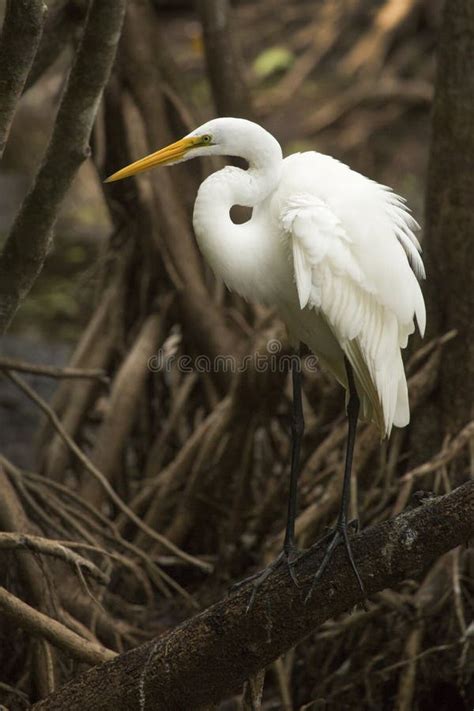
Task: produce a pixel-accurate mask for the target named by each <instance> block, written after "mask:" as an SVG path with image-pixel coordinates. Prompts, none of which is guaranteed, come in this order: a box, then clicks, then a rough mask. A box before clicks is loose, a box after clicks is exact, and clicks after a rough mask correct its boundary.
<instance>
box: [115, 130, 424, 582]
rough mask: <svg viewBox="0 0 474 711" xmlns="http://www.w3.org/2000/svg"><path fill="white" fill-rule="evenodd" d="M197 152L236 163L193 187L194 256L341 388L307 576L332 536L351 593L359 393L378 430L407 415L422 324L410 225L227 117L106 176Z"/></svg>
mask: <svg viewBox="0 0 474 711" xmlns="http://www.w3.org/2000/svg"><path fill="white" fill-rule="evenodd" d="M209 155H225V156H238V157H240V158H243V159H245V160H246V161H247V162H248V169H247V170H243V169H240V168H237V167H234V166H226V167H225V168H223V169H222V170H219V171H217V172H215V173H213V174H212V175H210V176H209V177H208V178H207V179H206V180H205V181H204V182H203V183H202V184H201V186H200V188H199V191H198V194H197V198H196V201H195V205H194V215H193V225H194V231H195V234H196V238H197V242H198V244H199V247H200V249H201V251H202V253H203V255H204V257H205V258H206V259H207V261H208V262H209V264H210V266H211V267H212V269H213V271H214V272H215V274H216V275H217V276H219V277H221V278H222V279H223V280H224V282H225V283H226V285H227V286H228V288H229V289H232V290H233V291H236V292H237V293H239V294H240V295H241V296H243V297H244V298H245V299H248V300H250V301H257V302H260V303H263V304H267V305H269V306H273V307H276V308H277V310H278V312H279V313H280V315H281V317H282V319H283V320H284V322H285V323H286V325H287V328H288V331H289V335H290V338H291V340H292V342H294V343H300V342H302V343H305V344H306V345H307V346H308V347H309V348H310V349H311V350H312V351H313V352H314V353H315V355H316V356H317V357H318V359H319V361H320V363H321V365H322V366H323V367H324V368H325V369H327V370H328V371H329V372H330V373H332V374H333V375H334V377H335V378H336V379H337V380H338V381H339V383H341V385H342V386H343V387H344V388H345V389H346V392H347V395H346V406H347V413H348V420H349V435H348V445H347V454H346V466H345V472H344V484H343V494H342V500H341V508H340V512H339V517H338V520H337V524H336V527H335V529H334V531H333V533H332V535H331V536H329V537H328V538H329V544H328V547H327V550H326V555H325V557H324V560H323V562H322V564H321V566H320V569H319V570H318V573H317V574H316V578H315V580H318V579H319V578H320V576H321V575H322V572H323V570H324V569H325V567H326V565H327V563H328V562H329V559H330V557H331V555H332V552H333V550H334V548H335V547H336V545H337V544H338V543H339V542H340V541H344V543H345V546H346V550H347V553H348V556H349V559H350V562H351V564H352V567H353V570H354V572H355V574H356V576H357V579H358V581H359V585H360V587H361V590H362V591H363V585H362V582H361V580H360V576H359V574H358V572H357V568H356V566H355V563H354V560H353V557H352V553H351V549H350V543H349V538H348V535H347V525H348V521H347V514H348V507H349V493H350V470H351V462H352V452H353V447H354V440H355V430H356V423H357V418H358V414H359V401H360V404H361V408H362V417H363V418H364V419H366V420H372V421H373V422H374V423H375V424H376V426H377V427H378V429H379V431H380V434H381V436H382V437H384V436H388V435H389V434H390V431H391V429H392V426H393V425H395V426H397V427H404V426H405V425H407V424H408V422H409V419H410V410H409V404H408V392H407V383H406V377H405V372H404V368H403V361H402V357H401V349H402V348H405V346H406V345H407V341H408V337H409V335H410V334H411V333H413V331H414V329H415V320H416V322H417V325H418V329H419V331H420V333H421V335H423V333H424V330H425V321H426V313H425V304H424V300H423V295H422V292H421V289H420V286H419V284H418V280H417V277H418V278H419V279H420V278H424V276H425V271H424V267H423V262H422V260H421V257H420V254H419V252H420V251H421V250H420V245H419V243H418V240H417V239H416V237H415V235H414V230H416V229H417V228H418V225H417V223H416V221H415V220H414V219H413V217H412V216H411V215H410V212H409V210H408V209H407V208H406V207H405V204H404V203H405V201H404V200H403V199H402V198H400V197H399V196H397V195H395V194H394V193H393V192H392V190H391V189H390V188H388V187H386V186H383V185H379V184H378V183H376V182H374V181H372V180H369V179H368V178H366V177H365V176H363V175H361V174H360V173H357V172H355V171H354V170H351V169H350V168H349V167H348V166H347V165H344V164H343V163H341V162H339V161H337V160H335V159H334V158H331V157H330V156H326V155H323V154H321V153H317V152H315V151H308V152H304V153H295V154H293V155H290V156H288V157H287V158H283V156H282V150H281V147H280V144H279V143H278V142H277V140H276V139H275V138H274V137H273V136H272V135H271V134H270V133H268V132H267V131H266V130H265V129H263V128H262V127H261V126H259V125H258V124H255V123H253V122H251V121H246V120H244V119H237V118H218V119H214V120H212V121H209V122H207V123H205V124H203V125H202V126H200V127H199V128H197V129H195V130H194V131H192V132H191V133H189V134H188V135H187V136H185V137H184V138H182V139H181V140H179V141H177V142H176V143H173V144H171V145H170V146H167V147H166V148H163V149H161V150H159V151H157V152H156V153H152V154H151V155H149V156H147V157H145V158H142V159H141V160H138V161H136V162H135V163H132V164H131V165H129V166H127V167H125V168H123V169H122V170H119V171H118V172H117V173H114V174H113V175H112V176H110V178H108V180H107V182H109V181H114V180H120V179H122V178H126V177H129V176H132V175H135V174H136V173H139V172H142V171H144V170H147V169H149V168H153V167H154V166H158V165H173V164H175V163H179V162H181V161H185V160H189V159H190V158H195V157H198V156H209ZM233 205H244V206H247V207H251V208H253V211H252V217H251V219H250V220H248V221H247V222H245V223H243V224H234V223H233V222H232V220H231V218H230V214H229V212H230V209H231V207H232V206H233ZM293 385H294V388H293V391H294V417H293V452H292V466H291V480H290V497H289V511H288V521H287V529H286V537H285V545H284V551H283V553H282V556H280V558H279V559H277V562H279V560H280V559H281V558H284V559H286V561H287V563H288V564H289V567H290V572H291V573H292V575H293V571H292V564H293V562H294V560H295V551H296V548H295V544H294V520H295V512H296V505H295V501H296V482H297V475H298V466H299V448H300V442H301V436H302V430H303V419H302V407H301V381H300V368H299V367H293ZM273 567H274V566H273ZM267 575H268V571H267V572H266V573H265V572H264V574H263V575H262V576H260V577H261V578H262V579H265V577H267ZM310 592H311V591H310ZM309 594H310V593H309Z"/></svg>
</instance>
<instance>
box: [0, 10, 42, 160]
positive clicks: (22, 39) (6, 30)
mask: <svg viewBox="0 0 474 711" xmlns="http://www.w3.org/2000/svg"><path fill="white" fill-rule="evenodd" d="M45 10H46V5H45V3H44V2H43V0H8V2H7V7H6V12H5V20H4V23H3V29H2V36H1V38H0V157H1V156H2V154H3V149H4V148H5V143H6V142H7V138H8V133H9V131H10V126H11V123H12V121H13V116H14V115H15V109H16V106H17V103H18V101H19V99H20V96H21V92H22V91H23V87H24V85H25V82H26V79H27V77H28V72H29V71H30V67H31V65H32V62H33V59H34V57H35V54H36V50H37V48H38V44H39V41H40V39H41V33H42V32H43V21H44V14H45Z"/></svg>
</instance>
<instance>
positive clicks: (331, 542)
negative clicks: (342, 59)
mask: <svg viewBox="0 0 474 711" xmlns="http://www.w3.org/2000/svg"><path fill="white" fill-rule="evenodd" d="M349 527H351V528H354V529H355V530H356V531H357V530H358V521H357V520H355V519H354V520H353V521H350V522H349V523H348V524H344V523H338V524H337V526H336V528H335V529H333V530H332V531H329V533H327V534H326V535H325V536H323V538H322V539H321V540H319V541H317V542H316V543H315V544H314V546H312V548H319V547H320V546H321V545H322V544H324V543H326V542H327V546H326V552H325V554H324V558H323V560H322V561H321V565H320V566H319V568H318V570H317V571H316V573H315V575H314V577H313V580H312V582H311V587H310V589H309V591H308V593H307V595H306V597H305V604H306V603H307V602H308V601H309V600H310V599H311V596H312V594H313V590H314V588H315V586H316V585H317V583H318V582H319V581H320V580H321V578H322V576H323V573H324V571H325V570H326V568H327V566H328V564H329V562H330V560H331V558H332V556H333V554H334V551H335V550H336V548H337V546H338V545H339V544H340V543H344V546H345V549H346V553H347V557H348V558H349V562H350V564H351V567H352V570H353V571H354V575H355V577H356V579H357V583H358V585H359V588H360V591H361V593H362V598H363V600H364V607H365V598H366V597H367V595H366V592H365V588H364V583H363V582H362V578H361V577H360V574H359V571H358V570H357V566H356V564H355V560H354V556H353V555H352V549H351V544H350V540H349V536H348V532H347V531H348V528H349Z"/></svg>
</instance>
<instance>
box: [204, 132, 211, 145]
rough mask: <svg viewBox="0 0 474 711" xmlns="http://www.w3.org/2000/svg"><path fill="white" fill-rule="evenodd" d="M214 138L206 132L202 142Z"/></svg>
mask: <svg viewBox="0 0 474 711" xmlns="http://www.w3.org/2000/svg"><path fill="white" fill-rule="evenodd" d="M211 140H212V138H211V136H209V134H206V135H205V136H203V137H202V142H203V143H210V142H211Z"/></svg>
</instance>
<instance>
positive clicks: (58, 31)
mask: <svg viewBox="0 0 474 711" xmlns="http://www.w3.org/2000/svg"><path fill="white" fill-rule="evenodd" d="M86 12H87V0H72V2H71V0H61V2H60V3H58V2H56V5H54V7H53V8H52V9H51V10H50V11H49V12H48V17H47V19H46V22H45V25H44V31H43V36H42V38H41V42H40V45H39V47H38V51H37V53H36V57H35V61H34V62H33V66H32V67H31V71H30V73H29V75H28V79H27V82H26V84H25V91H27V90H28V89H30V88H31V87H32V86H33V85H34V84H35V83H36V82H37V81H38V79H40V78H41V77H42V75H43V74H44V73H45V72H46V71H47V70H48V69H49V67H50V66H51V65H52V64H53V63H54V62H55V61H56V59H57V58H58V57H59V56H60V55H61V54H62V52H63V51H64V50H65V49H66V48H67V47H68V46H72V47H74V48H75V46H76V45H77V42H78V41H79V36H80V30H81V29H82V25H83V23H84V18H85V16H86Z"/></svg>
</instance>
